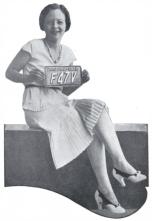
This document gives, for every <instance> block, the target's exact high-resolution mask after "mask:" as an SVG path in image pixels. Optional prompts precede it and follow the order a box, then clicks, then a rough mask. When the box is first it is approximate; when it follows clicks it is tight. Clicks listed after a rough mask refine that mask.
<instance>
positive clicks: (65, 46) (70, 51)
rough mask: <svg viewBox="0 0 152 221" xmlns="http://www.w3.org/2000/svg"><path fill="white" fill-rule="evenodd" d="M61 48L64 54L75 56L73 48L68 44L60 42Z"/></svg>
mask: <svg viewBox="0 0 152 221" xmlns="http://www.w3.org/2000/svg"><path fill="white" fill-rule="evenodd" d="M62 50H63V52H64V54H66V55H69V56H72V57H73V56H74V57H75V54H74V52H73V50H72V49H71V48H70V47H69V46H67V45H64V44H62Z"/></svg>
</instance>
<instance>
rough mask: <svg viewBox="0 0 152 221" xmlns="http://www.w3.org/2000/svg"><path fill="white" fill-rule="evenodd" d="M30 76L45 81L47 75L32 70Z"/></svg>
mask: <svg viewBox="0 0 152 221" xmlns="http://www.w3.org/2000/svg"><path fill="white" fill-rule="evenodd" d="M30 74H31V75H33V77H35V78H39V79H40V80H44V79H45V75H44V74H43V73H42V72H41V71H39V70H32V71H31V72H30Z"/></svg>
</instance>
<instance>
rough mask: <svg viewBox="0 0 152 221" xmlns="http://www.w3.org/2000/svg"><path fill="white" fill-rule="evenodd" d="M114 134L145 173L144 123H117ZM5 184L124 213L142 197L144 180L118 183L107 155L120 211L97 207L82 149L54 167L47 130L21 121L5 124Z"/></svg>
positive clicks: (92, 179)
mask: <svg viewBox="0 0 152 221" xmlns="http://www.w3.org/2000/svg"><path fill="white" fill-rule="evenodd" d="M116 129H117V134H118V138H119V141H120V143H121V146H122V149H123V151H124V153H125V156H126V158H127V159H128V160H129V162H130V163H131V164H132V165H133V166H134V167H135V168H137V169H138V170H141V171H142V172H143V173H144V174H146V175H147V176H148V133H147V125H145V124H144V125H141V124H140V125H134V124H122V125H120V124H118V125H116ZM4 147H5V152H4V153H5V186H6V187H7V186H30V187H39V188H44V189H48V190H51V191H54V192H57V193H60V194H62V195H64V196H66V197H68V198H69V199H71V200H73V201H74V202H76V203H78V204H80V205H81V206H83V207H85V208H87V209H89V210H91V211H93V212H95V213H97V214H99V215H102V216H106V217H112V218H120V217H126V216H128V215H130V214H132V213H134V212H136V211H137V210H138V209H139V208H140V207H141V206H142V205H143V204H144V202H145V201H146V197H147V192H146V189H145V187H144V186H148V180H146V181H144V182H142V183H139V184H136V185H135V184H132V183H130V182H128V183H127V186H126V188H122V187H120V186H119V185H118V183H117V181H115V180H114V178H113V177H112V175H111V171H112V163H111V159H110V157H109V156H108V155H107V164H108V171H109V177H110V180H111V183H112V186H113V188H114V191H115V193H116V195H117V197H118V200H119V202H120V204H121V205H122V206H123V207H124V208H126V213H124V214H122V215H116V214H110V213H107V212H106V211H104V210H102V211H99V210H97V205H96V203H95V200H94V193H95V190H96V189H97V183H96V179H95V176H94V173H93V171H92V168H91V165H90V162H89V160H88V157H87V153H86V151H84V152H83V153H82V154H81V155H80V156H79V157H78V158H76V159H75V160H74V161H72V162H71V163H69V164H67V165H66V166H64V167H63V168H60V169H58V170H56V169H55V167H54V164H53V160H52V156H51V151H50V147H49V140H48V137H47V134H46V133H45V132H44V131H41V130H31V129H28V128H27V126H25V125H5V133H4Z"/></svg>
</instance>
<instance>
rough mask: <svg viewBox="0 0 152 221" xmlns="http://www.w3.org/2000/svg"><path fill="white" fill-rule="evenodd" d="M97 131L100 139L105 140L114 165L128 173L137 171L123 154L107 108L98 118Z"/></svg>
mask: <svg viewBox="0 0 152 221" xmlns="http://www.w3.org/2000/svg"><path fill="white" fill-rule="evenodd" d="M96 132H97V134H98V137H99V139H101V141H103V142H104V144H105V148H106V150H107V151H108V152H109V153H110V155H111V158H112V160H113V165H114V167H115V168H117V169H119V170H121V171H122V172H125V173H128V174H134V173H136V169H135V168H134V167H132V166H131V165H130V164H129V163H128V161H127V160H126V158H125V156H124V154H123V151H122V149H121V146H120V143H119V140H118V137H117V135H116V132H115V129H114V125H113V123H112V121H111V119H110V117H109V114H108V113H107V111H106V109H104V110H103V112H102V114H101V117H100V119H99V120H98V124H97V125H96Z"/></svg>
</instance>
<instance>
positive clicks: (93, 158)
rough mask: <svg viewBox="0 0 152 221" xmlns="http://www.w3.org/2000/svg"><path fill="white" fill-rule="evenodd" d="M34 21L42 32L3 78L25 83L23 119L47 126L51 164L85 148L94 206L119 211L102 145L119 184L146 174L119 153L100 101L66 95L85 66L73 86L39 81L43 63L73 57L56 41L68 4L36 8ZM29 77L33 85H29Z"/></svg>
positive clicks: (66, 62)
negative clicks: (92, 179) (94, 180)
mask: <svg viewBox="0 0 152 221" xmlns="http://www.w3.org/2000/svg"><path fill="white" fill-rule="evenodd" d="M39 23H40V28H41V29H42V30H43V31H44V32H45V38H42V39H34V40H31V41H29V42H28V43H26V44H25V45H24V46H23V47H22V48H21V50H20V52H19V53H18V54H17V55H16V57H15V58H14V60H13V61H12V62H11V64H10V65H9V67H8V69H7V71H6V77H7V78H8V79H10V80H12V81H14V82H19V83H23V84H24V85H25V91H24V96H23V110H24V113H25V119H26V122H27V124H28V125H29V127H31V128H41V129H43V130H45V131H46V132H47V135H48V137H49V143H50V149H51V153H52V158H53V162H54V164H55V167H56V169H59V168H61V167H63V166H65V165H67V164H68V163H70V162H71V161H73V160H74V159H75V158H76V157H78V156H79V155H80V154H81V153H82V152H83V151H84V150H87V153H88V157H89V160H90V163H91V166H92V169H93V171H94V173H95V176H96V178H97V184H98V187H97V190H96V191H95V200H96V203H97V206H98V209H99V210H103V209H104V210H106V211H108V212H112V213H114V214H121V213H125V209H124V208H123V207H122V206H121V205H120V204H119V202H118V200H117V197H116V196H115V193H114V191H113V188H112V186H111V183H110V180H109V177H108V173H107V165H106V155H105V154H106V151H108V152H109V153H110V156H111V158H112V163H113V170H112V171H113V172H112V174H113V177H114V178H115V179H116V180H117V181H118V182H119V184H120V185H121V186H124V180H127V181H130V182H132V183H139V182H141V181H143V180H145V179H146V176H145V175H143V174H142V173H141V172H140V171H137V170H136V169H135V168H134V167H133V166H132V165H131V164H130V163H129V162H128V161H127V159H126V157H125V156H124V154H123V151H122V149H121V146H120V143H119V140H118V137H117V135H116V132H115V129H114V125H113V123H112V121H111V119H110V116H109V112H108V108H107V106H106V104H105V103H104V102H103V101H101V100H96V99H80V100H69V99H68V96H67V95H69V94H71V93H72V92H73V91H74V90H76V89H77V88H78V87H80V86H81V85H83V84H84V83H85V82H87V81H88V80H89V74H88V72H87V71H86V70H81V71H80V75H81V81H80V84H79V85H77V87H75V88H72V89H71V87H70V86H71V85H69V87H67V88H66V87H64V85H62V86H60V85H59V86H57V87H56V86H55V87H54V85H52V87H47V85H46V84H45V76H46V67H60V66H62V67H65V66H68V67H71V65H72V64H73V62H74V61H75V60H76V57H75V55H74V53H73V52H72V50H71V49H70V48H69V47H67V46H65V45H63V44H61V40H62V37H63V35H64V33H65V32H66V31H68V30H69V28H70V25H71V21H70V15H69V12H68V10H67V9H66V8H65V6H63V5H58V4H50V5H48V6H46V7H45V8H44V9H43V10H42V12H41V13H40V18H39ZM22 71H23V74H22V73H21V72H22ZM60 77H61V76H60ZM72 77H73V78H74V77H75V76H74V75H72ZM60 81H61V78H60ZM34 82H35V83H37V85H33V83H34ZM72 83H73V82H72ZM67 89H68V90H67Z"/></svg>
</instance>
